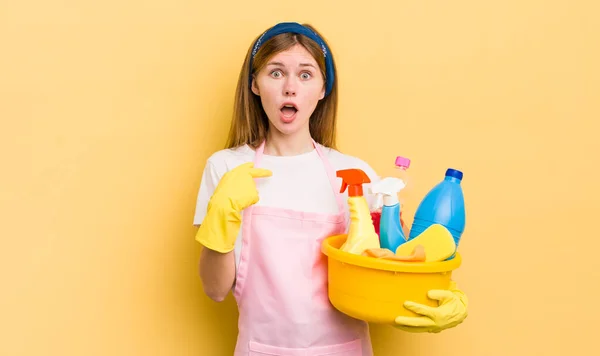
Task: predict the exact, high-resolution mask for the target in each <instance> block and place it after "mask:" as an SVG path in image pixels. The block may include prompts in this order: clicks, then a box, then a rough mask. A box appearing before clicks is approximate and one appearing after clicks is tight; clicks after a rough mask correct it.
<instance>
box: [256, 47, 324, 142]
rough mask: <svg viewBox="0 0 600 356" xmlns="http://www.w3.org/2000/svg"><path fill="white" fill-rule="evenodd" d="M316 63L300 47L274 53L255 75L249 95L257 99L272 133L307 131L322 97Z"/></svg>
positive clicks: (320, 75)
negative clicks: (253, 95)
mask: <svg viewBox="0 0 600 356" xmlns="http://www.w3.org/2000/svg"><path fill="white" fill-rule="evenodd" d="M324 83H325V82H324V80H323V76H322V74H321V71H320V69H319V65H318V64H317V61H316V60H315V59H314V58H313V57H312V55H311V54H310V52H308V51H307V50H306V48H304V47H303V46H301V45H299V44H297V45H295V46H294V47H292V48H290V49H288V50H286V51H283V52H280V53H277V54H276V55H274V56H273V57H271V58H270V59H269V61H268V62H267V64H266V65H265V66H264V67H263V68H262V69H261V70H260V71H259V72H258V73H257V75H256V77H255V78H254V80H253V81H252V92H253V93H254V94H256V95H258V96H260V99H261V102H262V106H263V108H264V110H265V112H266V113H267V116H268V117H269V122H270V127H271V129H273V128H275V129H277V130H278V131H279V132H281V133H282V134H284V135H291V134H294V133H297V132H301V131H304V130H306V131H308V130H309V121H310V117H311V115H312V113H313V111H314V110H315V108H316V107H317V104H318V103H319V100H321V99H323V97H324V96H325V86H324Z"/></svg>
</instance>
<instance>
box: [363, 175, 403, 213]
mask: <svg viewBox="0 0 600 356" xmlns="http://www.w3.org/2000/svg"><path fill="white" fill-rule="evenodd" d="M404 187H406V183H404V181H403V180H402V179H399V178H394V177H386V178H383V179H382V180H380V181H379V182H376V183H373V184H372V185H371V189H370V191H371V193H373V194H377V196H381V195H383V204H384V205H387V206H392V205H394V204H397V203H398V192H400V191H401V190H402V189H404Z"/></svg>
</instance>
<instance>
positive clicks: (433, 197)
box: [408, 168, 465, 246]
mask: <svg viewBox="0 0 600 356" xmlns="http://www.w3.org/2000/svg"><path fill="white" fill-rule="evenodd" d="M462 178H463V173H462V172H461V171H459V170H456V169H452V168H448V170H446V175H445V177H444V180H443V181H441V182H440V183H438V184H436V185H435V186H434V187H433V188H432V189H431V190H430V191H429V192H428V193H427V195H425V197H424V198H423V200H422V201H421V203H420V204H419V206H418V208H417V211H416V212H415V217H414V220H413V224H412V226H411V229H410V234H409V237H408V239H409V240H411V239H413V238H415V237H417V236H419V235H420V234H421V233H422V232H423V231H425V229H427V228H428V227H429V226H431V225H433V224H440V225H442V226H444V227H446V228H447V229H448V230H449V231H450V233H451V234H452V236H453V237H454V241H455V242H456V246H458V243H459V242H460V238H461V236H462V233H463V231H464V229H465V198H464V194H463V190H462V186H461V182H462Z"/></svg>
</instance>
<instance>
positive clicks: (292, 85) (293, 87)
mask: <svg viewBox="0 0 600 356" xmlns="http://www.w3.org/2000/svg"><path fill="white" fill-rule="evenodd" d="M296 91H297V84H296V81H295V80H294V78H288V79H287V80H286V81H285V85H284V86H283V94H284V95H285V96H296Z"/></svg>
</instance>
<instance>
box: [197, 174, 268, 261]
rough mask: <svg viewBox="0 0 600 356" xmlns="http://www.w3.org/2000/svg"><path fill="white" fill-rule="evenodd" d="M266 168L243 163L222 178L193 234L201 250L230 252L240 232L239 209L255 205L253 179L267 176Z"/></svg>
mask: <svg viewBox="0 0 600 356" xmlns="http://www.w3.org/2000/svg"><path fill="white" fill-rule="evenodd" d="M271 175H272V173H271V171H269V170H266V169H260V168H254V164H253V163H252V162H249V163H244V164H242V165H240V166H237V167H236V168H234V169H232V170H230V171H229V172H227V173H225V174H224V175H223V178H221V180H220V181H219V184H218V185H217V188H216V189H215V192H214V193H213V195H212V197H211V198H210V201H209V202H208V209H207V213H206V217H205V218H204V221H203V222H202V224H201V225H200V228H199V229H198V232H197V233H196V240H197V241H198V242H200V243H201V244H202V245H204V246H205V247H207V248H209V249H211V250H215V251H217V252H221V253H227V252H230V251H232V250H233V248H234V245H235V240H236V238H237V235H238V232H239V230H240V225H241V221H242V216H241V215H242V214H241V212H242V210H244V209H245V208H247V207H249V206H250V205H253V204H256V203H257V202H258V199H259V198H258V190H257V189H256V185H255V184H254V178H258V177H269V176H271Z"/></svg>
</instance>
